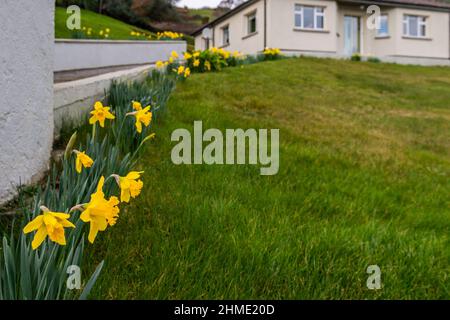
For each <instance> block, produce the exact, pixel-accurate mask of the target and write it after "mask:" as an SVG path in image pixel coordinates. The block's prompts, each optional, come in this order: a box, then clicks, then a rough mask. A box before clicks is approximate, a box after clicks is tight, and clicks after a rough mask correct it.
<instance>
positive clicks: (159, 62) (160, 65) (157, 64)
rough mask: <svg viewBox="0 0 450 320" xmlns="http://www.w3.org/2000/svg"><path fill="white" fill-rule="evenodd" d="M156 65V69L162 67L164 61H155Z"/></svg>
mask: <svg viewBox="0 0 450 320" xmlns="http://www.w3.org/2000/svg"><path fill="white" fill-rule="evenodd" d="M156 67H157V68H158V69H161V68H164V62H162V61H157V62H156Z"/></svg>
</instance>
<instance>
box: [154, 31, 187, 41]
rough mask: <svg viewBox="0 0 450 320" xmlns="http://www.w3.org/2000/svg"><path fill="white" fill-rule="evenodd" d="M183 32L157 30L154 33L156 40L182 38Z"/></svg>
mask: <svg viewBox="0 0 450 320" xmlns="http://www.w3.org/2000/svg"><path fill="white" fill-rule="evenodd" d="M183 36H184V35H183V34H182V33H178V32H172V31H164V32H158V33H157V34H156V38H157V39H158V40H178V39H181V38H183Z"/></svg>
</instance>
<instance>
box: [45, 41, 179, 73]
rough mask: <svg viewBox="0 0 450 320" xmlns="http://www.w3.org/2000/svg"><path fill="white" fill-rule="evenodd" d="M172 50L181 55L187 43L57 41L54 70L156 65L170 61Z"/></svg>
mask: <svg viewBox="0 0 450 320" xmlns="http://www.w3.org/2000/svg"><path fill="white" fill-rule="evenodd" d="M172 51H176V52H178V53H179V54H180V56H182V55H181V54H182V52H185V51H186V42H185V41H127V40H125V41H117V40H115V41H111V40H56V41H55V65H54V71H67V70H80V69H93V68H104V67H112V66H122V65H137V64H149V63H155V62H156V61H158V60H167V59H168V58H169V56H170V53H171V52H172ZM81 57H82V59H81Z"/></svg>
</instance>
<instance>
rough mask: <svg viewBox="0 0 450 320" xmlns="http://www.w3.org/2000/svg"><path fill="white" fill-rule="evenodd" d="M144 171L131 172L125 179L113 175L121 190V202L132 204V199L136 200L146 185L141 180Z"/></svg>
mask: <svg viewBox="0 0 450 320" xmlns="http://www.w3.org/2000/svg"><path fill="white" fill-rule="evenodd" d="M142 173H144V171H131V172H130V173H128V174H127V175H126V176H125V177H120V176H118V175H116V174H114V175H112V176H113V177H114V178H115V179H116V182H117V184H118V185H119V188H120V201H122V202H130V197H133V198H136V197H137V196H138V195H139V194H140V193H141V190H142V187H143V186H144V183H143V182H142V180H139V178H140V177H141V174H142Z"/></svg>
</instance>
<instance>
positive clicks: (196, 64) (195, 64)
mask: <svg viewBox="0 0 450 320" xmlns="http://www.w3.org/2000/svg"><path fill="white" fill-rule="evenodd" d="M199 65H200V60H198V59H196V60H194V63H193V66H194V67H198V66H199Z"/></svg>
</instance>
